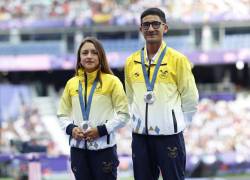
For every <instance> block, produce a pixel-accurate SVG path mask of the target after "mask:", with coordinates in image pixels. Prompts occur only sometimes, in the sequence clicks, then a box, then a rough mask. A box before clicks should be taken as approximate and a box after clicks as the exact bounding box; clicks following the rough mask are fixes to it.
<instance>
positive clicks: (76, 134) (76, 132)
mask: <svg viewBox="0 0 250 180" xmlns="http://www.w3.org/2000/svg"><path fill="white" fill-rule="evenodd" d="M72 136H73V138H74V139H76V140H83V139H84V133H83V130H82V129H81V128H80V127H74V128H73V130H72Z"/></svg>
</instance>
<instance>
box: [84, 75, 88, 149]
mask: <svg viewBox="0 0 250 180" xmlns="http://www.w3.org/2000/svg"><path fill="white" fill-rule="evenodd" d="M84 77H85V80H84V82H85V89H84V105H85V108H87V90H88V77H87V74H86V73H84ZM87 120H88V119H87ZM84 147H85V149H88V145H87V141H86V140H85V141H84Z"/></svg>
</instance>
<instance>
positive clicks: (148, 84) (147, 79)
mask: <svg viewBox="0 0 250 180" xmlns="http://www.w3.org/2000/svg"><path fill="white" fill-rule="evenodd" d="M166 49H167V46H165V48H164V49H163V51H162V52H161V54H160V57H159V59H158V62H157V64H156V67H155V69H154V73H153V77H152V81H151V82H150V77H148V73H147V70H146V65H145V61H144V52H143V49H142V50H141V65H142V71H143V76H144V80H145V83H146V87H147V91H153V89H154V85H155V80H156V76H157V73H158V71H159V68H160V65H161V62H162V60H163V57H164V55H165V53H166ZM149 68H150V67H149Z"/></svg>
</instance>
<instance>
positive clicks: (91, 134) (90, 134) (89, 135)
mask: <svg viewBox="0 0 250 180" xmlns="http://www.w3.org/2000/svg"><path fill="white" fill-rule="evenodd" d="M84 137H85V139H86V140H87V141H93V140H95V139H97V138H98V137H99V132H98V129H97V128H89V129H87V130H86V131H85V132H84Z"/></svg>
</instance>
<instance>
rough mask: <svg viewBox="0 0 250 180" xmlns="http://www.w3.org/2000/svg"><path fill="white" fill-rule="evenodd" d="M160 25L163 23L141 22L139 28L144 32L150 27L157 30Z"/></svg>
mask: <svg viewBox="0 0 250 180" xmlns="http://www.w3.org/2000/svg"><path fill="white" fill-rule="evenodd" d="M161 24H164V23H162V22H159V21H152V22H143V23H141V26H142V28H143V29H144V30H146V31H147V30H148V29H149V27H150V25H152V27H153V28H154V29H159V28H160V26H161Z"/></svg>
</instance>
